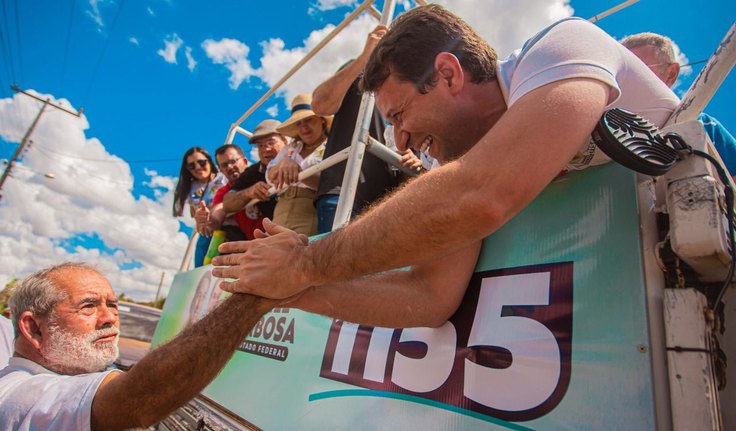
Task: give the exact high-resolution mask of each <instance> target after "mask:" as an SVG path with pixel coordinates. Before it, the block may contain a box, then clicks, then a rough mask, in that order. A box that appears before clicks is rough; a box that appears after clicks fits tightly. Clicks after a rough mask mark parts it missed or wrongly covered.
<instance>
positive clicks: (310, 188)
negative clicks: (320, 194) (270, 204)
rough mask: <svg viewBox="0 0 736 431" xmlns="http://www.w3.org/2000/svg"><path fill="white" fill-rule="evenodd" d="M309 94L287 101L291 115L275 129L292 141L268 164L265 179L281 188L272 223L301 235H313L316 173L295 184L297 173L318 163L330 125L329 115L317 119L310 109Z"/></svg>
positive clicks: (317, 182)
mask: <svg viewBox="0 0 736 431" xmlns="http://www.w3.org/2000/svg"><path fill="white" fill-rule="evenodd" d="M311 104H312V95H311V94H298V95H297V96H296V97H295V98H294V100H293V101H292V102H291V116H290V117H289V119H288V120H286V121H284V123H283V124H282V125H281V126H279V127H278V128H277V129H276V130H277V131H278V132H279V133H281V134H283V135H286V136H289V137H291V138H292V141H291V142H289V143H288V144H286V146H284V148H282V149H281V151H280V152H279V154H278V155H277V156H276V158H274V159H273V160H272V161H271V162H270V163H269V164H268V168H267V170H266V179H267V181H268V182H269V183H270V184H271V185H274V186H276V187H277V188H279V189H281V188H283V187H288V188H287V189H286V191H285V192H283V193H282V194H281V195H280V196H279V201H278V203H277V204H276V209H275V210H274V221H275V222H276V223H278V224H280V225H282V226H285V227H287V228H289V229H292V230H294V231H296V232H298V233H302V234H304V235H314V234H316V233H317V210H316V209H315V208H314V193H315V190H316V189H317V185H318V184H319V174H315V175H312V176H310V177H309V178H305V179H304V180H303V181H299V173H300V172H301V171H303V170H305V169H307V168H309V167H311V166H314V165H316V164H317V163H319V162H321V161H322V157H323V156H324V152H325V141H326V140H327V134H328V133H329V130H330V126H331V125H332V117H331V116H319V115H317V114H315V113H314V111H313V110H312V106H311Z"/></svg>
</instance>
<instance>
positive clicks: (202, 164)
mask: <svg viewBox="0 0 736 431" xmlns="http://www.w3.org/2000/svg"><path fill="white" fill-rule="evenodd" d="M197 165H199V167H200V168H204V167H205V166H207V160H206V159H199V160H197V161H194V162H191V163H187V169H189V170H190V171H192V170H194V168H196V167H197Z"/></svg>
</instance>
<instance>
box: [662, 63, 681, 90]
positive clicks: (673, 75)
mask: <svg viewBox="0 0 736 431" xmlns="http://www.w3.org/2000/svg"><path fill="white" fill-rule="evenodd" d="M679 75H680V65H679V64H678V63H670V64H669V65H668V66H667V69H665V71H664V76H665V81H664V83H665V84H667V86H668V87H670V88H672V86H673V85H675V81H677V77H678V76H679Z"/></svg>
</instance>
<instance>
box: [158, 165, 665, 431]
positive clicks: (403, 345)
mask: <svg viewBox="0 0 736 431" xmlns="http://www.w3.org/2000/svg"><path fill="white" fill-rule="evenodd" d="M488 198H489V199H492V198H493V197H492V196H489V197H488ZM219 283H220V280H218V279H216V278H214V277H212V275H211V267H203V268H197V269H195V270H193V271H190V272H187V273H181V274H178V275H177V276H176V277H175V279H174V282H173V286H172V288H171V291H170V293H169V297H168V298H167V301H166V305H165V308H164V312H163V317H162V321H161V323H160V324H159V327H158V329H157V332H156V336H155V338H154V344H160V343H162V342H164V341H166V340H168V339H171V338H172V337H174V336H175V335H176V334H177V333H178V332H179V331H181V329H182V328H184V327H185V326H186V325H188V324H191V323H193V322H195V321H196V320H198V319H200V318H201V317H202V316H204V315H205V314H206V313H207V312H208V311H209V310H211V309H212V308H213V307H214V306H216V305H217V303H219V301H221V300H222V299H223V297H224V296H225V294H223V292H222V291H221V290H220V289H219V287H218V286H219ZM646 316H647V308H646V299H645V289H644V273H643V267H642V257H641V249H640V232H639V217H638V210H637V185H636V175H635V174H634V173H633V172H631V171H628V170H626V169H625V168H622V167H620V166H618V165H614V164H609V165H606V166H601V167H597V168H591V169H588V170H586V171H582V172H573V173H570V174H567V175H565V176H562V177H560V178H558V179H556V180H555V181H554V182H553V183H552V184H550V185H549V186H548V187H547V188H546V189H545V190H544V192H543V193H542V194H541V195H540V196H539V197H537V199H535V200H534V202H532V203H531V204H530V205H529V206H528V207H527V208H525V209H524V210H523V211H522V212H521V213H519V214H518V215H517V216H516V217H514V219H513V220H511V221H510V222H509V223H507V224H506V225H505V226H504V227H503V228H502V229H500V230H499V231H497V232H496V233H494V234H493V235H491V236H490V237H488V238H487V239H486V240H485V241H484V244H483V249H482V252H481V256H480V258H479V260H478V264H477V267H476V270H475V274H474V275H473V277H472V279H471V281H470V283H469V284H468V287H467V291H466V293H465V296H464V298H463V301H462V303H461V305H460V307H459V308H458V310H457V312H456V313H455V314H454V315H453V316H452V318H451V319H450V320H449V321H448V322H447V323H445V324H444V325H443V326H441V327H439V328H407V329H394V328H374V327H368V326H361V325H356V324H353V323H349V322H344V321H341V320H335V319H330V318H328V317H324V316H318V315H314V314H310V313H306V312H303V311H300V310H297V309H292V308H281V309H274V310H273V311H272V312H270V313H268V314H266V315H265V316H264V317H263V318H262V319H261V320H260V322H259V323H258V324H257V325H256V326H255V327H254V328H253V330H252V331H251V333H250V334H249V335H248V337H247V338H246V339H245V340H243V342H242V343H241V345H240V346H239V349H238V351H237V352H236V353H235V355H234V357H233V358H232V360H231V361H230V362H229V363H228V364H227V366H226V367H225V369H224V370H223V371H222V373H221V374H220V375H219V376H218V377H217V379H215V380H214V381H213V382H212V383H211V384H210V385H209V386H208V387H207V388H206V389H205V390H204V392H203V394H204V395H205V396H207V397H209V398H210V399H212V400H214V401H215V402H217V403H218V404H220V405H221V406H223V407H225V408H227V409H228V410H230V411H232V412H233V413H235V414H236V415H239V416H241V417H242V418H244V419H246V420H247V421H249V422H250V423H252V424H255V425H256V426H258V427H260V428H262V429H265V430H281V429H300V430H325V429H351V430H394V429H416V430H427V429H447V430H489V429H513V430H558V429H560V430H562V429H565V430H569V429H581V430H589V429H626V430H651V429H654V428H655V422H654V401H653V387H652V369H651V367H652V365H651V357H650V353H649V352H650V351H651V349H650V348H649V338H648V328H647V318H646Z"/></svg>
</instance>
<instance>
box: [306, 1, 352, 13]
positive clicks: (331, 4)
mask: <svg viewBox="0 0 736 431" xmlns="http://www.w3.org/2000/svg"><path fill="white" fill-rule="evenodd" d="M357 5H358V1H357V0H318V1H317V4H315V5H314V7H315V8H316V9H318V10H321V11H327V10H332V9H337V8H341V7H345V6H357Z"/></svg>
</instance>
